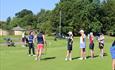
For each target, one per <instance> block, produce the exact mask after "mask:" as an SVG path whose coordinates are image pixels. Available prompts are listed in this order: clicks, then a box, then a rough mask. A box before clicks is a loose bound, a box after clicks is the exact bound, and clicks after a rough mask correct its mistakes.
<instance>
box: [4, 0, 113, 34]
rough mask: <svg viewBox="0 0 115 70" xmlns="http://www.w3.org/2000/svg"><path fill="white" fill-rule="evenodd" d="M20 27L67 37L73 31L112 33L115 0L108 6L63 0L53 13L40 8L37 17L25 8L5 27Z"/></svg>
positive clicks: (90, 0) (94, 0)
mask: <svg viewBox="0 0 115 70" xmlns="http://www.w3.org/2000/svg"><path fill="white" fill-rule="evenodd" d="M60 11H61V16H60ZM60 17H61V28H60V27H59V26H60ZM17 25H19V26H21V27H23V28H25V29H36V30H43V31H44V32H46V33H48V34H49V33H52V32H60V31H61V32H62V33H64V34H65V33H67V32H68V31H73V32H74V34H75V35H78V32H79V30H80V29H84V30H85V32H86V33H89V32H90V31H93V32H103V33H104V34H108V33H113V32H115V1H114V0H107V3H106V2H103V3H100V0H60V2H59V3H57V4H56V7H55V8H54V9H53V10H45V9H41V11H40V12H38V14H37V15H34V14H33V12H32V11H31V10H27V9H23V10H21V11H20V12H17V13H16V14H15V17H14V18H12V19H11V18H10V17H8V18H7V22H6V23H5V24H2V26H3V27H4V28H5V29H12V28H13V27H15V26H17Z"/></svg>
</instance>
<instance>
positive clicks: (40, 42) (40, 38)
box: [22, 31, 46, 60]
mask: <svg viewBox="0 0 115 70" xmlns="http://www.w3.org/2000/svg"><path fill="white" fill-rule="evenodd" d="M35 41H36V42H37V47H36V49H35V48H34V46H35ZM22 42H23V46H24V44H25V43H26V44H28V47H29V49H28V52H29V56H36V58H35V60H40V58H41V55H42V52H43V50H44V44H45V43H46V41H45V37H44V33H43V32H42V31H41V32H39V33H38V34H37V35H35V32H34V31H30V33H29V35H28V36H27V37H25V35H24V36H23V37H22ZM35 51H36V53H35ZM31 52H32V53H33V54H32V53H31Z"/></svg>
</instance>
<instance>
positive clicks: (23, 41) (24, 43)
mask: <svg viewBox="0 0 115 70" xmlns="http://www.w3.org/2000/svg"><path fill="white" fill-rule="evenodd" d="M25 46H26V35H25V32H23V33H22V47H25Z"/></svg>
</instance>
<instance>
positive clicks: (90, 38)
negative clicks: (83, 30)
mask: <svg viewBox="0 0 115 70" xmlns="http://www.w3.org/2000/svg"><path fill="white" fill-rule="evenodd" d="M93 40H94V36H93V33H92V32H91V33H90V35H89V42H90V43H89V49H90V53H91V58H94V42H93Z"/></svg>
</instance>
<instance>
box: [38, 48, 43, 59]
mask: <svg viewBox="0 0 115 70" xmlns="http://www.w3.org/2000/svg"><path fill="white" fill-rule="evenodd" d="M41 55H42V49H39V55H38V60H40V59H41Z"/></svg>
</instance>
